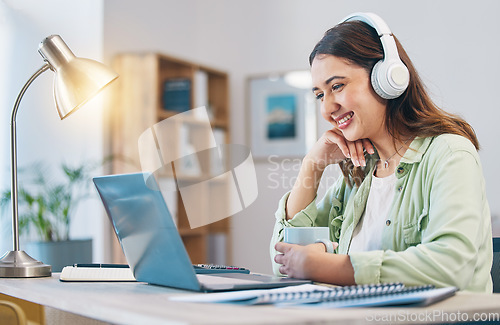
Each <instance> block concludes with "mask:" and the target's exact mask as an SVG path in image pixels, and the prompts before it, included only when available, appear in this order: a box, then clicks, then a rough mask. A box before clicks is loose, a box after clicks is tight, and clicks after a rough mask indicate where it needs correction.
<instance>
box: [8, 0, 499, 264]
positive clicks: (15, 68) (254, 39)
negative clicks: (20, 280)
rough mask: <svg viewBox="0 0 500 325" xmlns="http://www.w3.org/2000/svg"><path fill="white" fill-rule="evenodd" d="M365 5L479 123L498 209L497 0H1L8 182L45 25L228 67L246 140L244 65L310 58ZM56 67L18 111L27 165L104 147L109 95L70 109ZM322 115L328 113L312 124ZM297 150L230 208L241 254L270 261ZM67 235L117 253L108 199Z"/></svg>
mask: <svg viewBox="0 0 500 325" xmlns="http://www.w3.org/2000/svg"><path fill="white" fill-rule="evenodd" d="M356 11H369V12H374V13H377V14H378V15H380V16H381V17H382V18H383V19H384V20H385V21H386V22H387V24H388V25H389V27H390V28H391V30H392V31H393V33H394V34H395V35H396V36H397V37H398V38H399V40H400V41H401V43H402V44H403V46H404V47H405V49H406V51H407V52H408V54H409V56H410V58H411V59H412V60H413V63H414V64H415V66H416V68H417V70H418V71H419V73H420V75H421V77H422V78H423V80H424V82H425V83H426V85H427V86H428V88H429V90H430V92H431V94H432V97H433V99H434V100H435V101H436V103H437V104H438V105H440V106H441V107H442V108H444V109H445V110H447V111H449V112H453V113H457V114H459V115H461V116H462V117H464V118H465V119H466V120H467V121H468V122H469V123H470V124H471V125H472V126H473V127H474V128H475V131H476V133H477V135H478V137H479V141H480V143H481V145H482V149H481V151H480V156H481V159H482V164H483V169H484V175H485V178H486V184H487V194H488V199H489V202H490V207H491V212H492V215H493V216H499V215H500V200H499V198H500V189H499V187H498V186H497V185H496V184H499V183H500V175H499V174H498V172H497V171H496V169H497V165H498V160H499V158H500V150H498V144H497V143H498V138H499V135H500V131H499V128H498V126H497V121H499V120H500V103H499V100H498V93H499V90H498V89H499V86H500V81H499V79H498V76H499V75H500V38H499V37H498V33H499V32H500V20H498V17H497V13H498V12H499V11H500V2H498V1H495V0H478V1H474V2H464V1H453V0H442V1H435V0H420V1H418V2H406V1H405V2H403V1H397V0H380V1H373V0H362V1H361V0H360V1H355V2H354V1H345V0H342V1H341V0H307V1H306V0H273V1H268V0H253V1H234V0H208V1H207V0H184V1H174V0H141V1H134V0H74V1H64V0H46V1H42V2H41V1H37V0H0V39H1V40H2V42H1V45H0V123H1V125H2V126H1V127H0V157H2V158H3V159H2V160H1V164H0V185H1V188H8V187H9V186H10V158H9V141H10V140H9V139H10V134H9V123H10V116H11V110H12V107H13V104H14V101H15V98H16V96H17V94H18V93H19V91H20V89H21V87H22V86H23V85H24V83H25V82H26V80H27V79H28V78H29V77H30V76H31V75H32V74H33V73H34V71H35V70H36V69H38V68H39V67H40V66H41V65H42V63H43V61H42V59H41V57H40V55H39V54H38V53H37V49H38V44H39V42H40V41H41V40H42V39H43V38H45V37H46V36H48V35H51V34H59V35H61V37H62V38H63V39H64V40H65V41H66V43H67V44H68V46H69V47H70V48H71V49H72V50H73V52H74V53H75V54H76V55H77V56H82V57H88V58H92V59H94V60H98V61H101V62H104V63H105V64H107V65H111V64H112V62H113V58H114V57H115V56H117V55H118V54H123V53H150V52H154V53H162V54H165V55H169V56H173V57H177V58H180V59H183V60H187V61H191V62H196V63H199V64H203V65H205V66H208V67H212V68H214V69H218V70H221V71H224V72H226V73H227V75H228V79H229V87H228V88H229V93H228V95H229V113H230V120H229V122H230V123H229V128H230V135H231V139H230V141H231V143H236V144H245V145H249V141H250V140H249V138H250V136H249V133H250V119H249V112H248V110H249V103H248V80H249V78H251V77H253V76H273V75H275V74H277V73H284V72H288V71H294V70H308V68H309V65H308V56H309V53H310V51H311V50H312V48H313V46H314V45H315V43H316V42H317V41H318V40H319V39H320V38H321V36H322V34H323V33H324V32H325V31H326V30H327V29H328V28H330V27H332V26H334V25H335V24H336V23H337V22H339V21H340V20H341V19H342V18H343V17H344V16H346V15H347V14H349V13H352V12H356ZM52 78H53V76H52V75H51V74H49V73H47V74H44V75H42V76H41V77H40V78H38V79H37V81H36V82H35V83H34V84H33V85H32V86H31V87H30V89H29V90H28V92H27V93H26V95H25V96H24V99H23V102H22V104H21V107H20V110H19V114H18V117H17V121H18V164H19V166H28V165H29V164H30V163H32V162H37V161H43V162H45V163H47V164H49V165H50V164H53V165H59V164H60V163H61V162H67V163H69V164H78V163H79V162H81V161H88V160H100V159H102V158H103V157H104V156H105V154H106V152H108V146H109V143H108V142H109V137H108V136H109V127H108V122H107V118H106V117H105V116H106V112H105V111H104V110H103V104H102V100H100V99H96V100H95V101H92V102H91V103H89V105H88V106H89V107H87V108H86V109H84V110H81V111H78V112H77V113H75V114H74V115H73V116H71V117H69V118H68V119H67V120H65V121H64V122H61V121H60V120H59V117H58V116H57V114H56V112H55V108H54V103H53V97H52ZM51 111H53V113H52V112H51ZM111 118H112V117H111ZM325 127H326V126H325V125H324V124H322V123H321V122H320V121H319V122H318V128H317V131H314V133H315V134H314V135H315V136H316V135H317V133H321V132H322V130H324V129H325ZM299 164H300V155H296V154H295V155H290V156H286V155H283V156H280V157H277V158H276V157H275V158H272V160H271V159H270V158H269V157H268V158H267V159H266V158H263V157H260V158H257V159H256V160H255V167H256V173H257V181H258V197H257V200H256V201H255V202H254V203H253V204H251V205H250V206H248V207H247V208H246V209H244V210H243V211H241V212H239V213H237V214H235V215H234V216H232V217H231V226H230V231H231V234H232V236H231V237H230V241H229V242H228V243H226V244H227V245H229V246H231V256H230V261H231V262H232V264H235V265H240V266H244V267H248V268H250V269H251V270H252V271H255V272H262V273H271V264H270V259H269V240H270V238H271V233H272V229H273V225H274V220H275V219H274V212H275V210H276V207H277V203H278V201H279V199H280V198H281V197H282V195H283V194H284V193H285V192H287V191H288V190H289V189H290V188H291V186H292V185H293V182H294V178H295V176H296V173H297V168H298V165H299ZM101 173H105V169H103V170H102V171H101ZM331 173H332V175H337V174H338V172H337V171H336V170H332V171H331ZM277 175H278V176H277ZM276 177H279V178H276ZM457 177H460V175H457ZM277 180H278V181H277ZM20 181H22V180H20ZM330 184H331V182H330ZM9 213H10V211H7V212H4V214H6V215H7V217H2V218H0V221H1V227H0V231H1V233H0V239H1V240H0V252H3V251H7V250H10V249H11V219H10V214H9ZM495 218H496V217H495ZM494 222H496V224H498V222H497V219H495V220H494ZM497 235H500V233H497ZM71 236H72V237H74V238H79V237H82V238H83V237H91V238H93V241H94V245H93V253H94V254H93V256H94V260H95V261H97V262H109V261H113V256H112V254H113V253H112V248H111V246H112V245H111V242H112V238H113V236H114V234H113V233H112V231H111V227H110V224H109V221H108V219H107V217H106V216H105V214H104V210H103V208H102V204H101V202H100V201H99V200H97V199H94V200H88V201H86V202H85V204H84V205H81V206H80V207H79V209H78V213H77V215H76V216H75V217H74V220H73V222H72V224H71ZM21 245H22V244H21ZM21 247H22V246H21ZM0 254H3V253H0Z"/></svg>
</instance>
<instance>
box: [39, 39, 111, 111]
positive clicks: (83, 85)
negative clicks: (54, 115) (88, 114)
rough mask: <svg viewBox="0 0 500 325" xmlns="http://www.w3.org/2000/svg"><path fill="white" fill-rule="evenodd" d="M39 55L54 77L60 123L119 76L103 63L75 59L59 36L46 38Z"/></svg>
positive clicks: (40, 47)
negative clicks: (48, 65) (46, 63)
mask: <svg viewBox="0 0 500 325" xmlns="http://www.w3.org/2000/svg"><path fill="white" fill-rule="evenodd" d="M38 52H39V53H40V54H41V55H42V57H43V58H44V59H45V61H47V62H48V63H49V64H50V68H51V70H53V71H54V73H55V77H54V99H55V103H56V107H57V111H58V113H59V117H60V118H61V119H64V118H65V117H67V116H69V115H70V114H71V113H73V112H74V111H76V110H77V109H78V108H80V106H82V105H83V104H85V103H86V102H87V101H88V100H89V99H91V98H92V97H93V96H94V95H96V94H97V93H98V92H99V91H101V90H102V89H103V88H104V87H106V86H107V85H108V84H109V83H111V82H112V81H113V80H115V79H116V78H118V74H116V73H115V72H114V71H112V70H110V69H108V68H107V67H106V66H105V65H103V64H102V63H99V62H97V61H94V60H90V59H84V58H79V57H76V56H75V55H74V54H73V52H71V50H70V49H69V47H68V46H67V45H66V43H64V41H63V40H62V38H61V37H60V36H58V35H52V36H49V37H47V38H45V39H44V40H43V41H42V42H41V43H40V46H39V48H38Z"/></svg>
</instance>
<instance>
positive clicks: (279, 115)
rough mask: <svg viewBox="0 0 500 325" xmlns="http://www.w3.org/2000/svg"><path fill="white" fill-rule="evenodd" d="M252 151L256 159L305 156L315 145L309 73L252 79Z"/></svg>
mask: <svg viewBox="0 0 500 325" xmlns="http://www.w3.org/2000/svg"><path fill="white" fill-rule="evenodd" d="M248 99H249V105H248V113H249V114H248V115H249V119H250V134H249V139H250V148H251V152H252V156H253V157H254V158H268V157H270V156H278V157H290V156H304V155H305V154H306V153H307V151H308V150H309V148H310V147H311V146H312V145H313V144H314V142H315V141H316V119H317V118H316V104H315V101H314V96H313V94H312V91H311V77H310V73H309V71H293V72H288V73H283V74H275V75H269V76H259V77H251V78H249V81H248Z"/></svg>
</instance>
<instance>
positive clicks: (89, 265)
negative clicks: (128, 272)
mask: <svg viewBox="0 0 500 325" xmlns="http://www.w3.org/2000/svg"><path fill="white" fill-rule="evenodd" d="M73 266H74V267H98V268H129V266H128V264H73Z"/></svg>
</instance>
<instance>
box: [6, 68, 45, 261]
mask: <svg viewBox="0 0 500 325" xmlns="http://www.w3.org/2000/svg"><path fill="white" fill-rule="evenodd" d="M48 69H50V64H49V63H48V62H45V64H44V65H43V66H42V67H41V68H40V69H38V70H37V71H36V72H35V73H34V74H33V75H32V76H31V78H29V79H28V81H27V82H26V84H25V85H24V86H23V88H22V89H21V92H19V95H18V96H17V99H16V102H15V104H14V108H13V109H12V116H11V120H10V158H11V172H12V183H11V186H12V188H11V193H10V195H11V200H12V239H13V243H14V251H18V250H19V215H18V202H17V197H18V186H17V136H16V116H17V110H18V108H19V104H20V103H21V99H22V98H23V96H24V93H25V92H26V90H27V89H28V87H29V86H30V85H31V83H32V82H33V81H34V80H35V79H36V78H37V77H38V76H39V75H41V74H42V73H44V72H45V71H47V70H48Z"/></svg>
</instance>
